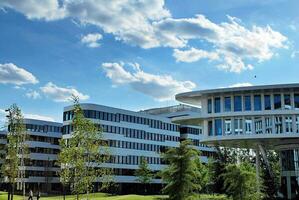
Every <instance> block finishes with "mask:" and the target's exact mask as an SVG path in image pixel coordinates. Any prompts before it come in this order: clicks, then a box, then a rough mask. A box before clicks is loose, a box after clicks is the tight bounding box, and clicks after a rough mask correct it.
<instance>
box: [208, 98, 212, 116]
mask: <svg viewBox="0 0 299 200" xmlns="http://www.w3.org/2000/svg"><path fill="white" fill-rule="evenodd" d="M208 113H212V99H208Z"/></svg>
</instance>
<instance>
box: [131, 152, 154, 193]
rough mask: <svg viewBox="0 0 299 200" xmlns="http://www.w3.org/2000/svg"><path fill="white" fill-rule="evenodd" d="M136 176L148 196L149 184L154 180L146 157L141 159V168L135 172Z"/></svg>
mask: <svg viewBox="0 0 299 200" xmlns="http://www.w3.org/2000/svg"><path fill="white" fill-rule="evenodd" d="M135 176H137V177H138V178H137V180H138V182H139V183H141V184H143V186H144V193H145V194H146V193H147V191H146V185H147V184H149V183H150V182H151V180H152V178H153V174H152V171H151V170H150V169H149V167H148V163H147V161H146V159H145V158H144V157H142V158H141V162H140V164H139V168H138V169H137V170H136V171H135Z"/></svg>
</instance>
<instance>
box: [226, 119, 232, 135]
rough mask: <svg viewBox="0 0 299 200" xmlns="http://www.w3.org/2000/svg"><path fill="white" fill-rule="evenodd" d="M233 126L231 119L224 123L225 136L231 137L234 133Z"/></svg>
mask: <svg viewBox="0 0 299 200" xmlns="http://www.w3.org/2000/svg"><path fill="white" fill-rule="evenodd" d="M231 124H232V121H231V119H226V120H225V121H224V126H225V127H224V128H225V134H226V135H230V134H231V133H232V126H231Z"/></svg>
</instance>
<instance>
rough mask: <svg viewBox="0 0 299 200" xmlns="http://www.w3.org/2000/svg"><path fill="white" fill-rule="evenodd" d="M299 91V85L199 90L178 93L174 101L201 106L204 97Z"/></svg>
mask: <svg viewBox="0 0 299 200" xmlns="http://www.w3.org/2000/svg"><path fill="white" fill-rule="evenodd" d="M293 90H296V91H299V83H290V84H277V85H258V86H246V87H228V88H218V89H208V90H199V91H192V92H185V93H180V94H177V95H176V96H175V99H176V100H178V101H181V102H184V103H188V104H194V105H201V103H200V99H201V97H204V96H209V95H219V94H233V93H250V92H257V91H259V92H260V91H262V92H271V91H272V92H281V91H293Z"/></svg>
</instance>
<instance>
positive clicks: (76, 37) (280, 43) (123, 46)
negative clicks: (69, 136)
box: [0, 0, 299, 121]
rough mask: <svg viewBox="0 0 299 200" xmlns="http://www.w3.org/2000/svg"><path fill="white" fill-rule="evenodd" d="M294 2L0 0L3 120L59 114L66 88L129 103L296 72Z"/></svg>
mask: <svg viewBox="0 0 299 200" xmlns="http://www.w3.org/2000/svg"><path fill="white" fill-rule="evenodd" d="M298 7H299V2H298V1H296V0H293V1H280V0H276V1H270V0H267V1H257V0H250V1H237V0H231V1H221V0H209V1H203V0H186V1H181V0H171V1H170V0H166V1H163V0H151V1H137V0H136V1H135V0H130V1H129V0H116V1H104V0H103V1H100V0H98V1H96V0H86V1H75V0H70V1H65V0H61V1H57V0H43V1H38V0H24V1H12V0H11V1H9V0H2V1H1V2H0V8H1V9H0V29H1V31H0V91H1V94H2V95H1V98H0V117H1V118H2V119H0V121H3V118H4V114H3V110H4V109H5V108H7V107H9V106H10V105H11V104H12V103H17V104H18V105H19V106H20V107H21V108H22V110H23V112H24V114H25V116H26V117H44V119H53V120H55V121H61V118H62V109H63V107H64V106H66V105H69V104H70V102H69V100H68V99H69V97H70V95H71V94H75V95H78V96H79V97H80V99H81V102H91V103H97V104H103V105H108V106H113V107H119V108H124V109H130V110H140V109H145V108H151V107H160V106H169V105H173V104H176V103H177V102H175V101H174V94H176V93H179V92H185V91H191V90H201V89H208V88H218V87H227V86H236V84H237V85H261V84H275V83H294V82H298V79H299V76H298V74H299V66H298V61H299V37H298V30H299V14H298V12H297V10H296V9H297V8H298Z"/></svg>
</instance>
